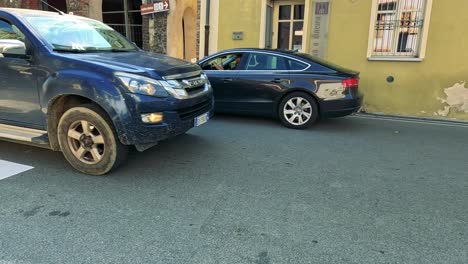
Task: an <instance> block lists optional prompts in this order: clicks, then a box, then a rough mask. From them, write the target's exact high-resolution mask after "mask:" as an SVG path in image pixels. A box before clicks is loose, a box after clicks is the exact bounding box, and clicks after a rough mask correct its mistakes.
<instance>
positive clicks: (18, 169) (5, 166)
mask: <svg viewBox="0 0 468 264" xmlns="http://www.w3.org/2000/svg"><path fill="white" fill-rule="evenodd" d="M33 168H34V167H31V166H27V165H23V164H19V163H14V162H9V161H5V160H0V180H3V179H5V178H8V177H11V176H14V175H16V174H19V173H22V172H25V171H28V170H31V169H33Z"/></svg>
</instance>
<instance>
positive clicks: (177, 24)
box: [0, 0, 201, 60]
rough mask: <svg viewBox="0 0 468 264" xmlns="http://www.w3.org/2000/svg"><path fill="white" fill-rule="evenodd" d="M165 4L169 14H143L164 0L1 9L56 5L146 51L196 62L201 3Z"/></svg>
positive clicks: (48, 0) (58, 1)
mask: <svg viewBox="0 0 468 264" xmlns="http://www.w3.org/2000/svg"><path fill="white" fill-rule="evenodd" d="M166 1H167V3H168V10H167V11H164V12H158V13H154V14H147V15H142V14H141V12H140V7H141V6H142V5H144V4H152V3H159V2H161V0H43V1H40V0H0V7H14V8H29V9H40V10H47V11H53V8H52V7H50V6H53V7H55V8H57V9H58V10H60V11H63V12H65V13H73V14H74V15H78V16H85V17H90V18H93V19H97V20H100V21H103V22H104V23H106V24H108V25H109V26H111V27H113V28H114V29H115V30H117V31H119V32H120V33H122V34H123V35H125V36H126V37H128V38H129V39H131V40H132V41H133V42H135V43H136V44H137V45H138V46H140V47H142V48H143V49H145V50H148V51H151V52H157V53H165V54H168V55H169V56H173V57H177V58H182V59H186V60H196V58H197V57H198V56H199V54H198V50H199V43H200V40H199V28H200V27H199V24H200V22H199V21H200V12H199V9H200V4H201V0H166ZM49 5H50V6H49Z"/></svg>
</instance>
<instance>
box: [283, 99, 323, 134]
mask: <svg viewBox="0 0 468 264" xmlns="http://www.w3.org/2000/svg"><path fill="white" fill-rule="evenodd" d="M278 116H279V119H280V120H281V122H282V123H283V125H284V126H286V127H289V128H294V129H305V128H307V127H309V126H310V125H312V124H314V123H315V122H316V121H317V119H318V107H317V104H316V103H315V100H314V98H313V97H312V96H310V95H308V94H306V93H303V92H294V93H291V94H288V95H287V96H286V97H284V99H283V100H282V101H281V103H280V106H279V111H278Z"/></svg>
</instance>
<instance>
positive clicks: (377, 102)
mask: <svg viewBox="0 0 468 264" xmlns="http://www.w3.org/2000/svg"><path fill="white" fill-rule="evenodd" d="M371 5H372V1H371V0H339V1H333V3H332V5H331V17H330V25H329V34H328V38H329V40H328V51H327V54H328V57H327V59H328V60H331V61H333V62H336V63H338V64H341V65H343V66H345V67H348V68H352V69H356V70H359V71H360V72H361V83H360V90H361V91H362V92H363V93H364V95H365V100H364V104H365V105H364V109H365V111H366V112H372V113H386V114H397V115H411V116H424V117H440V116H446V117H447V118H457V119H460V120H468V113H467V112H466V111H459V110H458V108H457V107H454V106H451V105H449V104H448V102H455V101H456V102H459V100H463V95H464V94H465V92H464V90H463V89H461V88H456V89H450V88H453V87H454V84H457V83H458V86H457V87H460V85H461V84H460V81H462V80H467V79H468V52H466V47H467V46H468V27H467V26H466V25H468V16H467V15H466V10H468V1H467V0H450V1H441V0H435V1H433V6H432V14H431V21H430V25H429V36H428V41H427V51H426V57H425V59H424V60H423V61H422V62H395V61H393V62H391V61H368V60H367V47H368V41H369V26H370V18H371ZM454 7H456V8H454ZM350 21H351V22H350ZM388 76H393V77H394V78H395V81H394V82H393V83H388V82H387V81H386V79H387V77H388ZM447 87H449V88H447ZM447 89H449V90H447ZM465 89H466V88H465ZM455 90H456V92H455ZM446 92H449V93H450V94H451V95H450V96H449V95H447V94H446ZM439 98H444V100H446V101H441V100H439ZM446 107H449V108H448V110H446ZM464 107H466V106H464ZM441 110H442V112H440V113H439V111H441ZM443 110H445V111H446V112H447V113H446V115H445V112H443ZM436 113H437V115H436Z"/></svg>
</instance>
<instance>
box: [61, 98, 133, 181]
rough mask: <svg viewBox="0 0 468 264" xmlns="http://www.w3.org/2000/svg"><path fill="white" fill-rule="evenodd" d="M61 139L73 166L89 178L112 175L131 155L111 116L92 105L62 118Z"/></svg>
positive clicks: (67, 113) (65, 114) (79, 108)
mask: <svg viewBox="0 0 468 264" xmlns="http://www.w3.org/2000/svg"><path fill="white" fill-rule="evenodd" d="M57 137H58V141H59V144H60V148H61V150H62V152H63V155H64V156H65V158H66V159H67V161H68V162H69V163H70V165H72V166H73V167H74V168H75V169H76V170H78V171H80V172H82V173H85V174H89V175H104V174H106V173H108V172H109V171H110V170H112V169H114V168H115V167H117V166H118V165H119V164H120V163H121V162H122V161H123V160H124V159H125V157H126V156H127V152H128V148H127V146H124V145H122V144H121V143H120V141H119V139H118V137H117V133H116V132H115V129H114V127H113V124H112V122H111V121H110V119H109V118H108V117H107V114H106V113H105V112H104V111H103V110H101V109H100V108H99V107H97V106H95V105H92V104H89V105H81V106H79V107H74V108H71V109H69V110H67V111H66V112H65V113H64V114H63V116H62V117H61V118H60V122H59V124H58V133H57Z"/></svg>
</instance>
